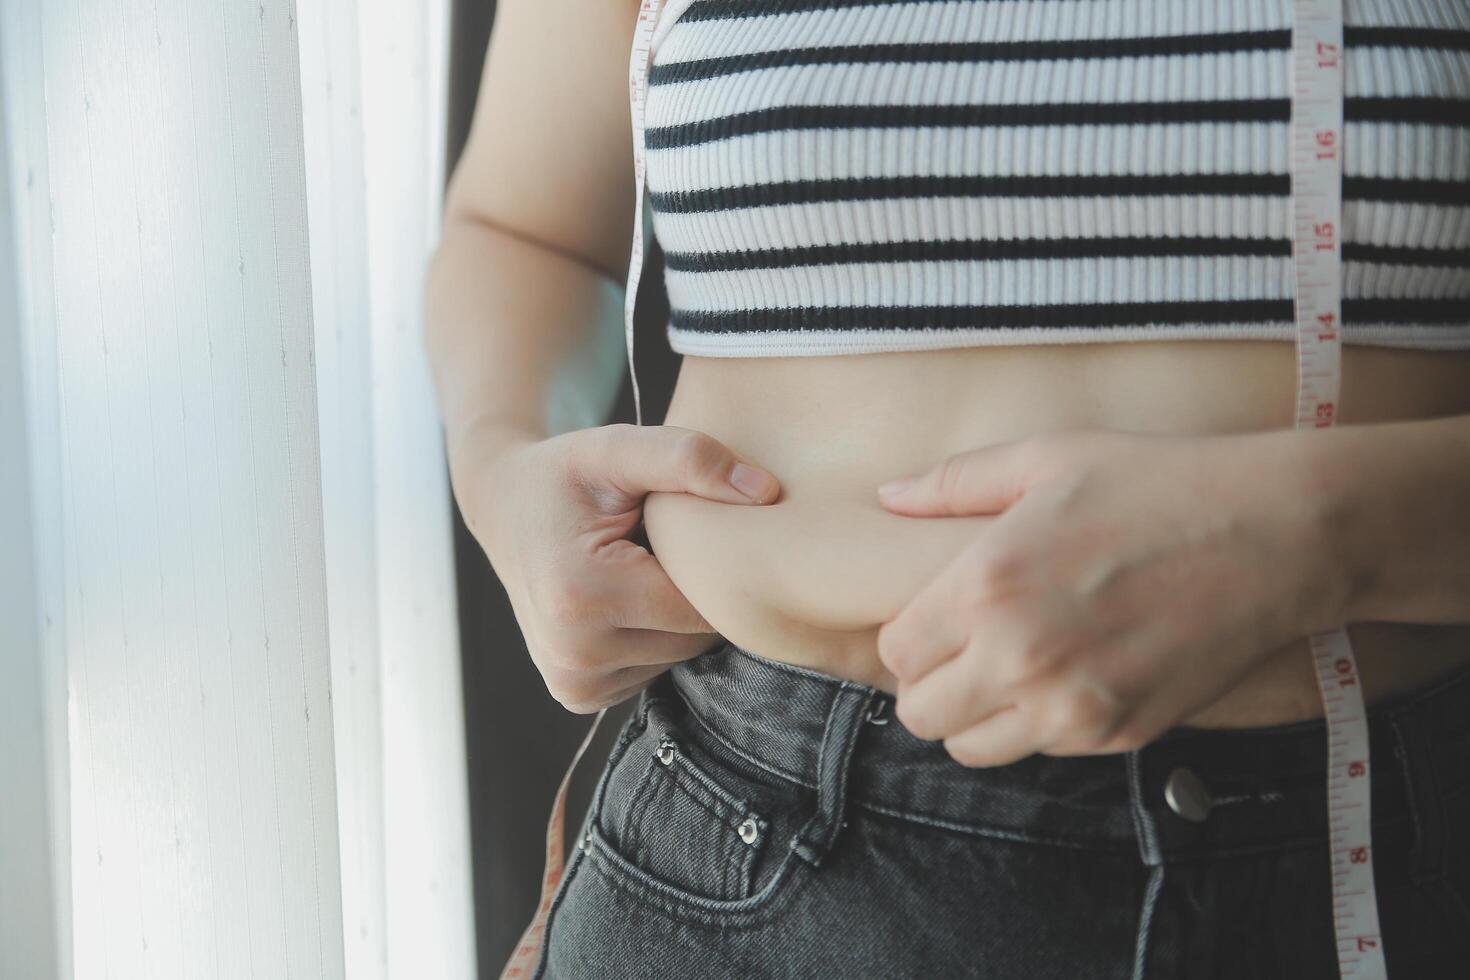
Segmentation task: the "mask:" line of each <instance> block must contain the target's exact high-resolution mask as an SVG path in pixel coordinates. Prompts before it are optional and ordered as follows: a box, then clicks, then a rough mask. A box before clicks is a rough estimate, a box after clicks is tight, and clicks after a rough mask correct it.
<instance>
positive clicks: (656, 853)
mask: <svg viewBox="0 0 1470 980" xmlns="http://www.w3.org/2000/svg"><path fill="white" fill-rule="evenodd" d="M644 710H645V713H644V718H643V720H642V723H641V727H640V728H639V729H637V730H636V734H635V735H634V737H633V738H632V739H631V740H630V741H629V742H628V744H627V745H626V746H625V748H624V750H623V751H622V752H621V753H620V754H619V755H618V757H617V758H615V759H614V761H613V762H612V765H611V767H610V768H609V770H608V773H607V777H606V785H605V787H604V791H603V793H602V794H601V796H600V797H599V799H598V801H597V807H596V812H595V815H594V816H593V818H592V820H591V821H590V824H589V827H588V835H587V848H586V849H587V852H588V855H589V856H590V857H591V858H593V860H594V862H595V863H596V864H597V865H598V870H599V871H600V872H601V873H602V874H603V875H604V876H605V877H607V878H609V879H610V880H611V881H613V882H614V883H616V884H618V885H620V886H622V887H624V888H625V889H626V890H628V891H630V892H632V893H634V894H637V895H639V896H641V897H643V898H645V899H646V900H647V901H648V902H650V903H652V904H655V905H658V906H660V907H663V908H665V909H669V910H679V911H688V910H697V912H698V913H700V914H705V915H708V914H712V913H722V912H723V913H729V914H731V915H735V916H741V915H744V914H747V913H753V912H755V910H756V909H757V908H760V907H764V906H766V905H767V904H769V903H771V902H772V900H773V899H774V898H775V896H776V894H777V893H778V892H781V891H784V890H786V886H787V884H788V883H789V882H790V881H791V880H792V879H793V878H795V877H798V876H800V874H801V872H802V868H803V866H804V865H805V862H803V861H802V860H801V859H800V858H799V857H798V856H797V855H796V852H795V850H794V849H793V848H792V838H793V837H794V835H795V834H796V831H797V830H798V829H799V828H800V826H801V825H802V824H803V823H804V822H805V821H806V820H808V819H810V817H811V816H812V814H813V813H814V812H815V809H816V794H815V791H814V790H813V789H811V788H809V787H806V786H803V785H800V784H797V783H794V782H791V781H790V780H787V779H785V778H782V777H780V776H776V775H774V774H770V773H767V772H765V771H764V770H763V769H762V768H761V767H759V766H755V765H753V764H750V763H748V762H746V761H744V760H742V759H740V758H739V757H738V755H736V754H734V753H732V752H731V751H730V750H729V749H728V748H727V747H725V746H723V745H721V744H720V743H719V742H718V740H716V739H714V738H713V737H712V736H710V735H709V734H708V733H706V732H705V731H704V730H703V729H702V727H701V726H700V722H699V721H698V719H696V718H694V717H693V716H692V715H691V714H690V713H689V710H688V706H687V705H685V704H684V702H683V700H682V699H681V698H679V697H678V696H677V695H676V694H675V695H669V696H664V695H654V696H652V697H650V698H649V699H648V701H647V703H646V705H645V709H644Z"/></svg>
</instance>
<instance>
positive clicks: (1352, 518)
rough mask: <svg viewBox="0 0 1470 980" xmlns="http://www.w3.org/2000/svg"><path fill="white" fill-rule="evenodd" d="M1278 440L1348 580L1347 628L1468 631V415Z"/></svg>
mask: <svg viewBox="0 0 1470 980" xmlns="http://www.w3.org/2000/svg"><path fill="white" fill-rule="evenodd" d="M1283 438H1294V439H1297V440H1300V451H1301V455H1302V459H1303V461H1304V463H1305V464H1306V466H1305V471H1306V474H1307V478H1308V481H1309V486H1310V487H1312V488H1314V490H1315V491H1317V492H1318V493H1319V499H1320V500H1321V502H1322V506H1323V508H1324V513H1325V514H1326V515H1327V523H1326V527H1327V528H1328V530H1329V534H1330V535H1331V537H1332V538H1333V539H1334V540H1333V542H1331V543H1332V544H1333V546H1334V547H1335V548H1336V549H1337V550H1338V553H1339V554H1340V555H1341V556H1342V567H1343V568H1344V571H1345V574H1347V575H1348V576H1349V581H1348V588H1347V592H1346V595H1347V597H1348V598H1347V609H1346V613H1347V616H1346V621H1347V622H1366V621H1381V622H1395V623H1442V624H1443V623H1470V415H1453V416H1448V417H1443V418H1435V419H1422V420H1413V421H1407V422H1384V423H1376V424H1369V425H1348V426H1341V427H1338V428H1332V429H1327V430H1323V431H1297V430H1292V431H1291V432H1289V433H1286V434H1284V435H1283Z"/></svg>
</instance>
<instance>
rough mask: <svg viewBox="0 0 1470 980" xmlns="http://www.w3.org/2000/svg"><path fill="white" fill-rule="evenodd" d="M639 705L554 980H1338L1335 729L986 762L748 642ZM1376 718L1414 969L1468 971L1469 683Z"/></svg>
mask: <svg viewBox="0 0 1470 980" xmlns="http://www.w3.org/2000/svg"><path fill="white" fill-rule="evenodd" d="M638 697H639V701H638V704H637V710H636V711H635V712H634V713H633V714H632V715H631V716H630V717H629V719H628V720H627V722H626V723H625V724H624V725H623V728H622V730H621V731H620V733H619V736H618V739H617V741H616V744H615V746H614V748H613V749H612V752H611V753H610V754H609V757H608V759H607V762H606V765H605V767H604V769H603V772H602V776H601V778H600V780H599V782H598V784H597V788H596V791H595V794H594V796H593V800H592V804H591V807H590V809H589V811H588V813H587V817H586V820H585V821H584V822H583V824H582V827H581V833H580V834H579V837H578V845H577V847H576V848H575V849H574V850H572V852H571V858H570V860H569V861H568V863H567V866H566V868H565V870H564V872H563V876H562V879H561V881H560V884H559V885H558V888H557V890H556V894H555V897H554V899H553V904H552V907H551V912H550V919H549V922H548V926H547V932H546V936H545V939H544V941H543V948H542V956H541V960H540V964H539V967H538V970H537V972H536V974H535V976H538V977H553V978H599V980H602V978H657V980H672V978H679V980H683V978H701V980H703V978H756V977H779V978H803V980H812V978H839V977H840V978H844V980H846V978H863V977H874V978H898V977H913V978H928V980H935V978H946V977H987V978H991V977H994V978H1007V980H1009V978H1019V980H1053V978H1056V980H1063V978H1065V980H1092V978H1097V980H1102V978H1108V980H1128V978H1145V977H1147V978H1190V980H1205V978H1209V980H1215V978H1219V980H1225V978H1240V980H1269V978H1276V977H1281V978H1290V980H1318V978H1322V980H1326V978H1336V977H1337V976H1338V964H1337V953H1336V946H1335V941H1334V936H1333V928H1332V895H1331V878H1330V871H1329V856H1328V836H1327V809H1326V779H1325V775H1324V768H1325V763H1326V752H1327V744H1326V735H1325V730H1324V726H1323V722H1322V721H1320V720H1317V721H1308V722H1300V723H1293V724H1285V725H1278V726H1271V727H1260V728H1244V729H1223V730H1222V729H1197V728H1189V727H1184V726H1181V727H1177V728H1174V729H1171V730H1170V731H1169V732H1167V733H1165V734H1164V735H1163V736H1162V737H1160V738H1159V739H1157V740H1156V741H1154V742H1152V743H1150V744H1149V745H1146V746H1144V747H1143V748H1142V749H1139V750H1137V751H1134V752H1127V753H1118V754H1113V755H1100V756H1073V757H1053V756H1046V755H1033V756H1030V757H1029V758H1026V759H1022V760H1020V761H1018V762H1015V763H1012V764H1010V765H1005V766H996V767H990V768H969V767H966V766H964V765H961V764H960V763H959V762H957V761H955V760H954V759H953V758H952V757H950V755H949V754H948V753H947V752H946V751H945V750H944V747H943V744H942V742H939V741H925V740H923V739H920V738H918V737H917V736H915V735H914V734H913V733H911V732H910V731H908V730H907V729H906V728H904V726H903V725H902V723H900V722H899V721H898V720H897V719H896V718H895V717H894V715H893V698H892V696H891V695H889V694H887V693H885V692H883V691H880V690H878V689H875V688H872V687H868V686H865V685H862V684H857V683H853V682H851V681H847V680H843V679H840V678H837V677H833V676H831V675H828V674H824V673H821V672H818V671H813V670H808V669H805V668H801V667H796V666H793V665H789V664H785V663H782V662H780V661H776V660H772V659H770V658H767V657H762V656H760V655H758V654H756V653H754V652H752V651H749V650H745V649H743V648H741V647H738V646H736V645H734V644H733V643H730V642H728V641H724V642H721V643H720V644H718V645H717V646H714V647H712V648H711V649H709V650H707V651H706V652H704V653H703V654H701V655H699V656H698V657H695V658H694V659H692V660H687V661H684V662H682V663H679V664H677V665H675V666H674V667H672V668H671V669H670V670H668V671H667V672H666V673H664V674H662V675H660V676H659V678H658V679H657V680H656V681H655V682H654V683H653V684H651V685H650V686H649V687H647V688H646V689H644V690H643V691H642V692H641V693H640V694H639V696H638ZM1369 729H1370V751H1371V762H1372V766H1373V769H1372V794H1373V795H1372V818H1373V843H1374V855H1373V867H1374V875H1375V878H1376V885H1377V891H1378V902H1379V914H1380V924H1381V929H1382V937H1383V944H1384V953H1385V958H1386V960H1387V963H1388V967H1389V974H1390V977H1392V978H1394V980H1441V978H1444V980H1449V978H1455V980H1465V978H1467V977H1470V670H1462V671H1459V672H1457V673H1455V674H1453V675H1452V676H1450V677H1446V678H1442V679H1439V680H1437V681H1435V682H1434V683H1432V684H1430V685H1427V686H1425V687H1423V688H1420V689H1417V690H1414V691H1409V692H1405V693H1403V694H1400V695H1397V696H1394V697H1392V698H1390V699H1388V700H1385V701H1380V702H1377V703H1375V704H1374V705H1372V706H1370V709H1369ZM1181 772H1182V773H1183V775H1181V774H1180V773H1181ZM1166 787H1168V788H1169V792H1167V793H1166ZM1171 800H1172V801H1173V802H1172V803H1171V802H1170V801H1171Z"/></svg>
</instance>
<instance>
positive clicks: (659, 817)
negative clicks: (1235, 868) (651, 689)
mask: <svg viewBox="0 0 1470 980" xmlns="http://www.w3.org/2000/svg"><path fill="white" fill-rule="evenodd" d="M658 734H659V737H658V740H657V741H656V742H655V743H654V745H653V750H652V752H651V754H650V756H649V759H648V761H647V764H646V766H647V768H646V769H645V771H644V776H643V779H642V780H641V782H640V784H639V786H638V789H637V791H636V792H635V793H634V795H633V798H632V800H631V803H630V806H629V810H628V819H627V820H626V821H625V823H624V827H623V835H622V841H621V844H622V850H623V853H624V856H625V857H627V858H628V860H629V861H631V862H632V863H633V864H635V865H637V866H638V867H640V868H642V869H644V870H645V871H646V872H648V873H649V874H651V875H653V876H654V877H656V878H660V879H662V880H664V881H666V882H668V883H670V884H672V885H676V886H678V887H681V888H684V889H686V890H688V891H691V892H693V893H695V894H698V895H702V896H704V897H707V898H713V899H716V900H723V901H733V900H736V899H741V898H746V897H748V896H749V895H750V893H751V883H752V879H751V871H752V869H753V868H754V867H755V861H756V858H757V856H758V855H759V854H760V852H761V851H762V850H763V849H764V848H765V846H766V842H767V838H768V836H769V833H770V829H771V828H770V822H769V821H768V820H766V818H765V817H763V816H762V815H761V814H760V813H759V812H758V811H757V810H756V809H755V807H754V806H753V804H752V803H751V802H750V801H749V800H748V799H741V798H738V797H736V796H735V795H734V794H732V793H730V792H729V791H727V790H725V789H724V788H722V787H721V786H720V784H719V783H718V782H716V781H715V779H714V777H713V776H711V775H710V774H709V773H708V772H706V771H705V770H704V769H703V768H702V767H701V765H700V763H699V762H697V761H696V760H695V759H694V758H693V757H692V756H691V755H690V752H689V750H688V747H687V746H684V745H681V744H680V742H679V739H678V738H677V737H675V735H674V734H673V733H671V732H668V731H661V732H659V733H658Z"/></svg>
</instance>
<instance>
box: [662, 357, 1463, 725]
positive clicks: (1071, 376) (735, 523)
mask: <svg viewBox="0 0 1470 980" xmlns="http://www.w3.org/2000/svg"><path fill="white" fill-rule="evenodd" d="M1342 367H1343V381H1342V385H1343V387H1342V393H1343V398H1342V407H1341V414H1340V416H1339V420H1338V424H1339V425H1358V424H1364V423H1371V422H1378V421H1393V420H1406V419H1414V418H1428V417H1436V416H1444V415H1455V414H1462V413H1470V354H1467V353H1453V354H1451V353H1445V352H1422V351H1405V350H1390V349H1384V348H1373V347H1364V346H1348V347H1345V348H1344V349H1343V360H1342ZM1295 372H1296V361H1295V350H1294V347H1293V345H1291V344H1287V343H1276V342H1269V341H1251V342H1242V341H1181V342H1134V343H1119V344H1089V345H1077V346H1032V347H1022V346H1016V347H987V348H963V349H949V350H941V351H905V352H894V353H881V354H864V355H843V356H832V357H786V358H709V357H694V356H688V357H686V358H685V359H684V362H683V367H682V369H681V371H680V374H679V379H678V384H677V386H676V389H675V392H674V397H673V401H672V403H671V405H670V407H669V411H668V414H667V416H666V418H665V422H666V424H670V425H681V426H687V427H689V428H694V429H699V430H701V431H704V432H708V433H710V434H711V435H713V436H715V437H716V438H718V439H720V440H721V441H723V442H725V443H726V444H727V445H729V446H731V447H732V448H734V449H735V450H736V451H738V452H741V453H744V454H746V455H748V456H749V457H750V458H751V459H753V460H755V461H757V462H759V463H760V464H762V465H763V466H765V467H767V468H768V469H770V470H771V471H772V472H773V473H774V474H775V475H776V476H777V477H778V478H779V479H780V480H781V483H782V494H781V498H780V499H779V501H778V502H776V503H774V504H770V505H766V506H757V507H732V506H729V505H726V504H719V503H715V502H711V501H706V500H703V499H701V498H698V497H695V496H692V495H688V494H673V493H653V494H650V495H649V497H648V498H647V501H646V503H645V507H644V525H645V528H646V530H647V533H648V538H649V542H650V544H651V545H652V546H653V550H654V552H655V554H657V556H658V558H659V561H660V562H661V563H662V564H663V567H664V568H665V570H666V571H667V572H668V574H669V576H670V578H671V579H672V580H673V581H674V583H675V584H676V585H677V586H678V587H679V589H680V590H681V591H682V592H683V593H684V594H685V595H686V596H687V597H688V598H689V600H690V602H691V603H693V605H694V606H695V607H696V608H697V609H699V611H700V612H701V613H702V614H703V615H704V616H705V617H706V618H707V619H708V620H709V622H710V624H711V625H712V626H714V627H715V628H716V629H717V630H718V631H719V632H720V633H721V634H722V635H724V636H725V637H726V638H728V639H730V640H732V641H734V642H735V643H737V644H739V645H740V646H743V647H746V648H747V649H751V650H754V651H756V652H758V653H761V654H763V655H765V656H768V657H772V658H775V659H778V660H783V661H786V662H789V663H794V664H800V665H802V666H806V667H811V668H814V669H817V670H821V671H824V672H827V673H830V674H834V675H836V676H840V677H846V678H849V679H852V680H857V681H861V682H863V683H868V684H873V685H874V686H877V687H881V688H883V689H884V690H887V691H889V692H896V689H897V688H896V683H895V681H894V679H893V677H892V675H891V674H889V673H888V671H887V670H886V668H884V667H883V665H882V663H881V662H880V661H879V660H878V657H877V631H878V627H879V625H880V624H882V623H883V622H886V621H887V620H889V619H891V618H892V617H893V616H894V615H895V614H896V613H897V612H898V610H899V609H901V608H902V607H903V605H904V604H905V603H906V602H907V600H908V599H909V598H910V597H911V596H913V595H914V594H915V592H917V590H918V589H919V588H921V587H922V586H923V585H924V583H925V582H926V581H927V580H928V579H929V578H931V577H932V576H933V575H934V574H936V573H937V572H938V571H939V570H940V569H941V568H942V567H943V566H944V565H945V564H946V563H947V562H948V561H949V560H950V559H951V558H952V557H953V556H954V555H955V554H956V553H958V551H959V550H960V549H961V548H963V547H964V546H965V545H966V544H967V543H968V542H969V541H970V540H971V539H972V538H973V536H974V535H975V534H977V533H978V532H979V529H980V528H981V527H983V526H984V524H985V523H987V522H989V521H990V520H992V519H993V518H990V517H975V518H968V517H959V518H955V517H948V518H932V519H922V518H912V517H906V516H901V515H896V514H892V513H890V512H887V511H885V510H883V509H882V508H881V507H880V506H879V504H878V502H877V495H876V491H875V488H876V487H877V485H878V484H879V483H881V482H883V481H885V480H888V479H892V478H894V477H898V476H903V475H908V474H910V473H913V472H918V471H919V470H921V469H924V468H926V467H928V466H930V465H932V464H933V463H936V462H938V461H939V460H940V459H943V458H944V457H946V456H948V455H952V454H954V453H959V452H965V451H967V450H970V449H976V448H979V447H982V446H986V445H990V444H993V443H997V442H1002V441H1005V440H1009V439H1015V438H1020V437H1024V436H1027V435H1031V434H1035V433H1041V432H1047V431H1053V430H1058V429H1067V428H1115V429H1122V430H1126V431H1139V432H1175V433H1211V432H1244V431H1255V430H1264V429H1270V428H1280V427H1283V426H1289V424H1290V420H1291V419H1292V418H1293V417H1294V411H1293V398H1294V395H1295V385H1296V373H1295ZM1348 633H1349V637H1350V639H1351V641H1352V644H1353V648H1354V650H1355V652H1356V653H1357V656H1358V659H1359V666H1360V669H1361V672H1362V676H1363V681H1364V687H1365V695H1366V697H1367V698H1368V699H1369V700H1370V701H1371V700H1373V699H1374V698H1375V697H1377V696H1379V695H1381V694H1383V693H1387V692H1389V691H1392V690H1398V689H1402V688H1406V687H1411V686H1414V685H1416V684H1418V683H1421V682H1423V681H1425V680H1427V679H1429V678H1432V677H1434V676H1436V675H1438V674H1440V673H1442V672H1444V671H1446V670H1448V669H1450V668H1452V667H1453V666H1455V665H1457V664H1460V663H1464V662H1466V661H1470V625H1466V626H1434V625H1423V624H1395V623H1354V624H1351V625H1350V626H1349V628H1348ZM1278 653H1279V654H1280V655H1273V656H1270V657H1268V658H1267V659H1265V660H1264V661H1262V663H1261V664H1260V666H1259V667H1258V668H1256V669H1255V670H1253V671H1252V672H1251V673H1249V674H1247V675H1246V676H1245V677H1244V678H1243V679H1242V680H1241V681H1240V682H1239V683H1238V684H1237V685H1236V686H1235V687H1234V688H1232V689H1231V690H1230V691H1228V692H1227V693H1226V694H1225V695H1224V696H1223V697H1221V698H1220V699H1218V700H1217V701H1216V702H1215V703H1213V704H1211V705H1209V706H1207V707H1206V708H1204V709H1202V710H1201V711H1199V712H1197V713H1196V714H1195V715H1194V716H1192V717H1190V718H1188V719H1183V720H1184V721H1187V722H1188V723H1190V724H1195V725H1202V726H1207V727H1209V726H1217V725H1263V724H1274V723H1277V722H1282V721H1288V720H1296V719H1301V718H1307V717H1313V716H1316V715H1320V714H1321V705H1320V703H1319V701H1318V697H1319V695H1318V692H1317V687H1316V678H1315V675H1314V674H1313V672H1312V660H1311V657H1310V655H1309V653H1308V649H1307V646H1306V640H1305V639H1304V638H1303V639H1301V640H1298V641H1297V642H1295V643H1293V644H1291V645H1290V647H1286V648H1282V650H1280V651H1278Z"/></svg>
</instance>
